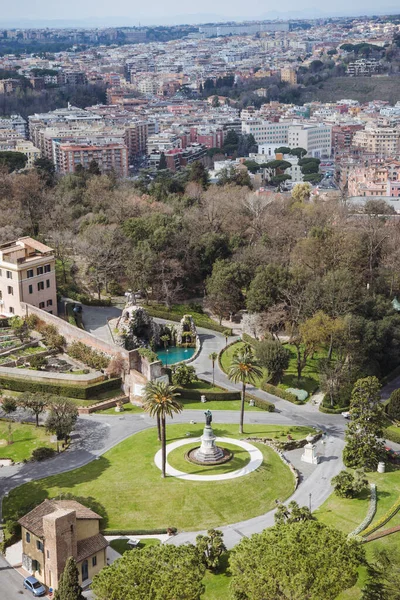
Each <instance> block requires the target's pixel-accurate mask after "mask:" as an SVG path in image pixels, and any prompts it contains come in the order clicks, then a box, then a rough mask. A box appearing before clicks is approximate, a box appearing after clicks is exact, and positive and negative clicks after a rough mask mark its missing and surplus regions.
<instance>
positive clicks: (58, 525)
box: [19, 500, 108, 589]
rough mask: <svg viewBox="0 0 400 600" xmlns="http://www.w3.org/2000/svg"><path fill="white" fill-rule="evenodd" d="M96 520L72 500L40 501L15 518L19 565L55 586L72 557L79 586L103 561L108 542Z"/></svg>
mask: <svg viewBox="0 0 400 600" xmlns="http://www.w3.org/2000/svg"><path fill="white" fill-rule="evenodd" d="M100 520H101V517H100V515H98V514H97V513H95V512H94V511H92V510H91V509H90V508H87V507H86V506H83V504H80V502H77V501H75V500H44V501H43V502H42V503H41V504H39V506H37V507H36V508H34V509H33V510H31V511H30V512H29V513H28V514H26V515H24V516H23V517H21V519H19V524H20V525H21V534H22V566H23V568H24V569H25V570H26V571H28V573H30V574H31V575H33V576H34V577H36V578H37V579H38V580H39V581H41V582H42V583H44V584H45V585H47V587H49V588H50V587H51V588H53V589H57V587H58V582H59V579H60V575H61V573H62V572H63V570H64V567H65V563H66V562H67V560H68V558H69V557H73V558H75V560H76V563H77V567H78V573H79V583H80V585H85V584H88V583H89V582H90V581H91V580H92V579H93V577H94V576H95V575H96V574H97V573H99V571H101V569H102V568H103V567H105V566H106V564H107V559H106V549H107V546H108V542H107V540H106V539H105V537H104V536H103V535H102V534H101V533H100V527H99V525H100Z"/></svg>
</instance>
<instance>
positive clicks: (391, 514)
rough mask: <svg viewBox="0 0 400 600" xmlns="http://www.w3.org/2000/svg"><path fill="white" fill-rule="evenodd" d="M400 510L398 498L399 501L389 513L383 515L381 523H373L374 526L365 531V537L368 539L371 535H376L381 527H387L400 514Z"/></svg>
mask: <svg viewBox="0 0 400 600" xmlns="http://www.w3.org/2000/svg"><path fill="white" fill-rule="evenodd" d="M399 510H400V498H398V500H397V501H396V502H395V503H394V504H393V506H391V507H390V508H389V510H388V511H387V513H385V514H384V515H383V517H381V518H380V519H379V521H377V522H376V523H373V524H372V525H370V526H369V527H367V529H365V530H364V532H363V537H367V536H368V535H370V534H371V533H374V531H376V530H377V529H380V528H381V527H383V526H384V525H386V523H388V522H389V521H390V519H392V518H393V517H394V516H395V514H397V513H398V512H399Z"/></svg>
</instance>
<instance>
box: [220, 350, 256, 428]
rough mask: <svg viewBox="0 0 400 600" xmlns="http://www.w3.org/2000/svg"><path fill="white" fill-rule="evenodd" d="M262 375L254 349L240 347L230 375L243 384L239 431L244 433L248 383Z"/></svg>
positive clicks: (229, 371) (235, 381)
mask: <svg viewBox="0 0 400 600" xmlns="http://www.w3.org/2000/svg"><path fill="white" fill-rule="evenodd" d="M261 376H262V369H260V367H259V366H258V363H257V360H256V358H255V356H254V353H253V350H252V349H251V348H248V347H244V348H240V350H238V351H237V352H235V354H234V355H233V358H232V362H231V364H230V366H229V370H228V377H229V379H230V380H231V381H233V382H234V383H241V384H242V398H241V405H240V427H239V433H243V419H244V400H245V397H246V384H247V383H251V384H252V385H254V383H255V381H256V379H257V377H261Z"/></svg>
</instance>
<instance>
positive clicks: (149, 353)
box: [138, 348, 159, 363]
mask: <svg viewBox="0 0 400 600" xmlns="http://www.w3.org/2000/svg"><path fill="white" fill-rule="evenodd" d="M138 352H139V354H140V356H143V357H144V358H146V359H147V360H148V361H149V363H153V362H157V361H158V360H159V358H158V356H157V354H156V353H155V352H153V350H150V348H138Z"/></svg>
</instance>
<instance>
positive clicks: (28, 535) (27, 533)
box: [25, 531, 31, 544]
mask: <svg viewBox="0 0 400 600" xmlns="http://www.w3.org/2000/svg"><path fill="white" fill-rule="evenodd" d="M25 540H26V543H27V544H30V543H31V534H30V533H29V531H27V532H26V533H25Z"/></svg>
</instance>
